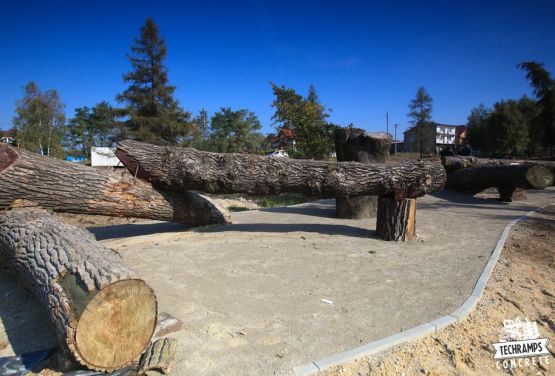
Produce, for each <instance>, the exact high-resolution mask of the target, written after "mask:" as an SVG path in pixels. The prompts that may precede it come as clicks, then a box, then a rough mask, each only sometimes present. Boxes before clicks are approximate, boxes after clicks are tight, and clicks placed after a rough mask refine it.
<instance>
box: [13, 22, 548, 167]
mask: <svg viewBox="0 0 555 376" xmlns="http://www.w3.org/2000/svg"><path fill="white" fill-rule="evenodd" d="M166 54H167V46H166V43H165V40H164V39H163V38H162V37H161V36H160V32H159V29H158V26H157V25H156V23H155V22H154V21H153V20H152V19H151V18H147V20H146V21H145V24H144V25H143V26H142V27H141V29H140V33H139V37H138V38H136V39H135V41H134V43H133V45H132V46H131V51H130V53H129V54H128V56H127V57H128V60H129V63H130V65H131V69H130V71H129V72H127V73H125V74H124V75H123V81H124V83H125V84H127V88H126V89H125V90H124V91H123V92H122V93H119V94H117V95H116V97H115V98H116V100H117V103H118V104H119V105H118V106H117V107H116V106H112V105H111V104H109V103H108V101H102V102H100V103H98V104H96V105H94V106H92V107H88V106H84V107H79V108H76V109H75V113H74V115H73V117H72V118H70V119H69V120H67V119H66V116H65V113H64V104H63V103H62V101H61V99H60V97H59V95H58V93H57V91H56V90H52V89H51V90H47V91H41V90H40V88H39V87H38V85H37V84H36V83H35V82H33V81H31V82H29V83H27V84H26V85H25V87H24V88H23V97H22V98H21V99H20V100H18V101H17V102H16V111H15V112H16V114H15V116H14V118H13V130H14V133H15V139H16V143H17V146H19V147H22V148H25V149H28V150H31V151H33V152H37V153H39V154H43V155H49V156H53V157H58V158H63V157H64V156H67V155H70V156H82V157H84V158H89V157H90V150H91V147H93V146H110V147H113V146H115V144H116V143H117V142H118V141H120V140H123V139H126V138H133V139H135V140H138V141H144V142H149V143H153V144H158V145H178V146H186V147H194V148H197V149H199V150H205V151H213V152H223V153H231V152H244V151H247V152H251V153H265V152H267V150H265V149H264V147H263V146H264V141H265V139H266V136H265V135H263V134H262V133H261V132H260V130H261V128H262V126H261V123H260V121H259V120H258V118H257V116H256V114H255V113H253V112H252V111H250V110H249V109H246V108H243V109H232V108H229V107H221V108H220V110H219V111H217V112H215V113H214V114H212V116H209V115H208V113H207V111H206V110H205V109H200V111H199V112H198V113H197V114H194V115H193V114H192V113H191V112H188V111H186V110H185V109H183V107H182V106H181V105H180V103H179V102H178V101H177V100H176V99H175V97H174V92H175V89H176V87H175V86H173V85H171V84H170V83H169V78H168V69H167V68H166V66H165V65H164V59H165V57H166ZM518 68H519V69H522V70H523V71H524V72H525V73H526V79H527V80H529V81H530V84H531V86H532V88H533V93H534V95H535V96H536V100H533V99H530V98H528V97H526V96H523V97H522V98H520V99H517V100H516V99H508V100H500V101H499V102H496V103H495V104H494V105H493V106H492V108H488V107H486V106H484V105H483V104H480V105H479V106H477V107H475V108H473V109H472V111H471V113H470V115H469V117H468V123H467V124H468V142H469V144H470V146H472V148H473V149H475V150H479V151H480V153H481V154H483V155H491V156H528V157H533V156H550V157H553V153H554V146H555V83H554V80H553V78H552V77H551V75H550V73H549V72H548V71H547V70H546V69H545V68H544V66H543V64H541V63H537V62H534V61H529V62H523V63H521V64H519V65H518ZM270 86H271V89H272V91H273V94H274V101H273V103H272V104H271V105H272V107H273V108H274V109H275V113H274V115H273V116H272V120H273V121H274V126H275V128H276V130H278V129H280V128H282V127H285V128H289V129H291V130H292V131H293V132H294V134H295V141H296V143H295V147H294V148H289V149H288V150H287V151H288V152H289V154H290V155H291V156H293V157H295V158H307V159H328V158H330V156H331V154H332V153H333V151H334V143H333V131H334V129H335V128H336V127H338V125H336V124H333V123H330V122H329V121H328V120H327V119H328V117H329V111H331V110H330V109H329V108H328V107H326V106H325V105H324V104H322V103H321V102H320V101H319V99H318V94H317V92H316V89H315V87H314V85H310V87H309V88H308V93H307V95H306V96H303V95H301V94H299V93H297V92H296V91H295V90H293V89H291V88H287V87H285V86H283V85H282V86H278V85H277V84H275V83H273V82H270ZM431 114H432V97H431V96H430V95H429V94H428V93H427V92H426V90H425V89H424V87H420V88H418V91H417V94H416V96H415V98H414V99H413V100H411V101H410V103H409V113H408V117H409V119H410V124H411V125H412V127H411V128H415V129H416V135H417V136H418V139H419V140H418V141H417V142H418V143H420V145H422V144H423V140H424V138H426V137H430V135H429V134H428V133H429V131H428V129H429V127H426V125H427V124H428V123H430V122H431V121H432V116H431ZM66 120H67V121H66ZM349 126H353V125H352V124H350V125H349ZM420 151H421V156H422V155H423V153H422V147H421V148H420Z"/></svg>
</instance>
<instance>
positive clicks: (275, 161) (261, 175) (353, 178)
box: [116, 140, 445, 197]
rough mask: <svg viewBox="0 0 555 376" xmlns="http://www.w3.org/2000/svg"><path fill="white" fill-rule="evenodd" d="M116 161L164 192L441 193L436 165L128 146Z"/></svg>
mask: <svg viewBox="0 0 555 376" xmlns="http://www.w3.org/2000/svg"><path fill="white" fill-rule="evenodd" d="M116 155H117V156H118V158H119V159H120V160H121V161H122V162H123V164H124V165H125V166H126V167H127V168H128V169H129V171H132V172H135V171H136V173H137V176H139V177H141V178H143V179H145V180H148V181H150V182H152V183H153V184H154V185H155V186H156V187H159V188H162V189H168V190H181V191H183V190H190V189H194V190H199V191H204V192H213V193H230V192H237V193H247V194H252V195H266V194H270V193H279V192H298V193H305V194H309V195H313V196H319V197H337V196H343V197H352V196H360V195H369V194H373V195H383V196H385V195H393V194H397V195H399V194H403V195H405V197H419V196H422V195H424V194H426V193H428V192H433V191H439V190H441V189H443V185H444V183H445V169H444V168H443V166H442V165H441V164H440V163H434V162H427V161H410V162H404V163H397V164H390V165H382V164H366V163H357V162H326V161H309V160H295V159H288V158H270V157H263V156H256V155H250V154H219V153H208V152H203V151H198V150H195V149H189V148H179V147H169V146H168V147H164V146H155V145H149V144H145V143H141V142H137V141H131V140H127V141H124V142H121V143H120V144H119V145H118V149H117V151H116Z"/></svg>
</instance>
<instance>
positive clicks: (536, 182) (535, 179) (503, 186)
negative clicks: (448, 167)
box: [445, 164, 553, 201]
mask: <svg viewBox="0 0 555 376" xmlns="http://www.w3.org/2000/svg"><path fill="white" fill-rule="evenodd" d="M552 184H553V174H552V173H551V171H550V170H549V169H547V168H546V167H544V166H540V165H531V164H517V165H494V166H485V167H474V168H464V169H460V170H455V171H450V172H449V173H448V174H447V184H446V186H445V187H446V188H449V189H455V190H459V191H464V192H469V193H472V194H476V193H479V192H482V191H483V190H485V189H487V188H492V187H495V188H497V189H498V190H499V194H500V198H501V200H502V201H511V198H512V194H513V192H514V190H515V189H516V188H523V189H544V188H546V187H549V186H550V185H552Z"/></svg>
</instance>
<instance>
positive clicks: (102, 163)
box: [91, 146, 122, 167]
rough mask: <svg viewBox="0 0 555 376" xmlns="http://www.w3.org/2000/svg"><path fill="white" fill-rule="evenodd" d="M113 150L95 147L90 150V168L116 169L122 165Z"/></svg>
mask: <svg viewBox="0 0 555 376" xmlns="http://www.w3.org/2000/svg"><path fill="white" fill-rule="evenodd" d="M115 152H116V149H115V148H107V147H96V146H93V147H92V148H91V166H93V167H117V166H122V163H121V162H120V160H119V159H118V157H116V154H115Z"/></svg>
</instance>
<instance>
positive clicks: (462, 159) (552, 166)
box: [441, 155, 555, 174]
mask: <svg viewBox="0 0 555 376" xmlns="http://www.w3.org/2000/svg"><path fill="white" fill-rule="evenodd" d="M441 163H442V164H443V166H445V170H447V172H449V171H455V170H460V169H463V168H473V167H493V166H507V165H511V166H513V165H521V164H532V165H540V166H543V167H546V168H548V169H549V170H550V171H551V173H553V174H555V162H554V161H540V160H524V159H490V158H476V157H472V156H462V155H455V156H444V157H441Z"/></svg>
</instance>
